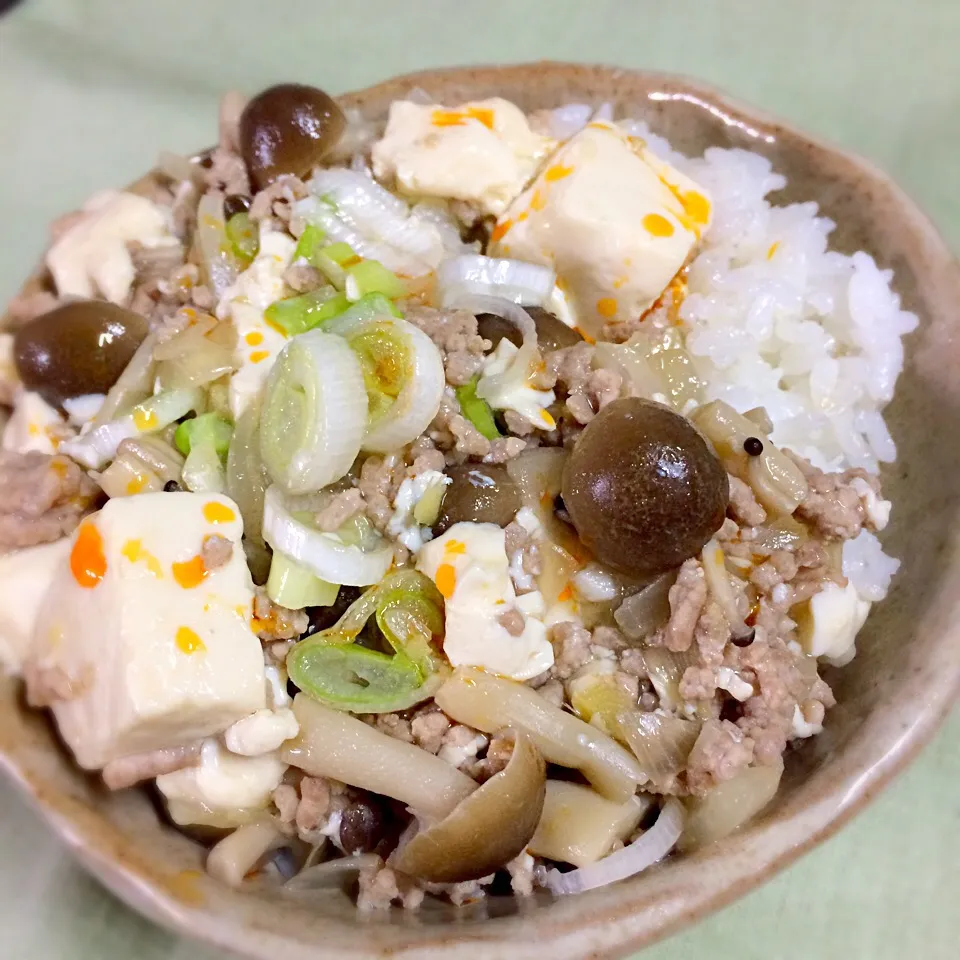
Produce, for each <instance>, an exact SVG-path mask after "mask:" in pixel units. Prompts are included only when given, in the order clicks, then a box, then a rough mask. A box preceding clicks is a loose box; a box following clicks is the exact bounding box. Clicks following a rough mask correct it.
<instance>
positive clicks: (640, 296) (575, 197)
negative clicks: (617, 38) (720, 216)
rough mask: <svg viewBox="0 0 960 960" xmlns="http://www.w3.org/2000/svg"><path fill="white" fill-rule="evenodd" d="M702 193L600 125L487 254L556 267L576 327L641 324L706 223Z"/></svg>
mask: <svg viewBox="0 0 960 960" xmlns="http://www.w3.org/2000/svg"><path fill="white" fill-rule="evenodd" d="M710 215H711V204H710V199H709V197H708V196H707V193H706V191H705V190H703V189H702V188H701V187H699V186H698V185H697V184H696V183H694V182H693V181H692V180H690V179H689V178H688V177H686V176H685V175H684V174H682V173H680V171H678V170H675V169H674V168H673V167H671V166H670V165H669V164H667V163H665V162H664V161H662V160H660V159H659V158H657V157H655V156H654V155H653V154H652V153H651V152H650V151H649V150H647V148H646V146H645V145H644V143H643V141H642V140H639V139H637V138H635V137H629V136H627V135H626V134H625V133H624V132H623V131H622V130H621V129H620V128H619V127H617V126H615V125H614V124H612V123H605V122H594V123H591V124H588V125H587V126H586V127H584V129H583V130H581V131H580V132H579V133H577V134H575V135H574V136H573V137H571V138H570V140H568V141H567V143H565V144H564V145H563V146H561V147H560V148H559V149H558V150H557V151H556V152H555V153H554V154H553V155H552V156H551V157H550V159H549V160H548V161H547V162H546V163H545V164H544V166H543V169H541V171H540V173H539V174H538V175H537V177H536V179H535V180H534V181H533V183H532V184H531V185H530V186H529V187H528V188H527V189H526V190H525V191H524V192H523V193H522V194H520V196H519V197H517V199H516V200H514V201H513V203H512V204H511V205H510V207H509V209H508V210H507V211H506V213H504V214H503V216H501V217H500V219H499V220H498V221H497V225H496V227H495V228H494V231H493V234H492V237H491V239H492V241H493V243H492V248H491V254H492V255H493V256H498V257H513V258H516V259H519V260H527V261H530V262H532V263H542V264H544V265H546V266H549V267H553V269H554V270H555V271H556V273H557V286H558V288H559V290H560V291H561V293H562V294H563V299H564V301H565V303H566V305H567V306H568V307H569V309H570V311H571V312H572V314H573V318H574V320H575V323H576V326H578V327H579V328H580V330H581V331H582V332H583V333H585V334H586V335H587V336H590V337H596V335H597V334H598V333H599V331H600V330H601V329H602V327H603V326H604V324H606V323H608V322H617V321H624V320H631V319H636V318H639V317H640V316H641V315H642V314H643V313H644V312H645V311H647V310H648V309H649V308H650V307H651V306H652V305H653V304H654V303H655V301H656V300H657V298H658V297H660V295H661V294H662V293H663V291H664V290H665V289H666V288H667V286H668V285H669V283H670V281H671V280H672V279H673V277H674V276H675V275H676V273H677V272H678V271H679V270H680V269H681V268H682V267H683V266H684V265H685V264H686V263H687V261H688V259H689V258H690V257H691V254H692V253H694V252H695V251H694V248H695V247H696V245H697V243H698V241H699V239H700V237H701V236H702V234H703V231H704V230H705V229H706V228H707V226H708V224H709V222H710Z"/></svg>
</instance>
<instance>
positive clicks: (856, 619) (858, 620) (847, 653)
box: [796, 583, 870, 666]
mask: <svg viewBox="0 0 960 960" xmlns="http://www.w3.org/2000/svg"><path fill="white" fill-rule="evenodd" d="M869 612H870V603H869V601H867V600H863V599H861V598H860V595H859V594H858V593H857V589H856V587H855V586H854V585H853V584H852V583H848V584H847V585H846V586H845V587H841V586H839V585H838V584H836V583H827V584H825V585H824V587H823V588H822V589H821V590H820V592H819V593H815V594H814V595H813V596H812V597H811V598H810V602H809V604H808V605H807V608H806V610H804V611H803V612H802V613H800V614H798V615H797V617H796V620H797V640H798V641H799V642H800V645H801V646H802V647H803V651H804V653H806V654H807V656H810V657H825V658H826V659H827V660H828V661H829V662H830V663H834V664H836V665H837V666H842V665H843V664H845V663H847V662H848V661H850V660H852V659H853V656H854V653H855V648H854V641H855V640H856V638H857V633H858V632H859V630H860V628H861V627H862V626H863V624H864V622H865V621H866V619H867V614H868V613H869Z"/></svg>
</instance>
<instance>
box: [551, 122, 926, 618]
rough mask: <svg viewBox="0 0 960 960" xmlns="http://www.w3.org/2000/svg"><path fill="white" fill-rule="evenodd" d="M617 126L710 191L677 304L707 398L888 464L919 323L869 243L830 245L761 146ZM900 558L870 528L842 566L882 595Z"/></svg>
mask: <svg viewBox="0 0 960 960" xmlns="http://www.w3.org/2000/svg"><path fill="white" fill-rule="evenodd" d="M611 116H612V111H611V110H610V107H609V105H606V104H605V105H603V106H602V107H600V108H599V110H597V111H595V112H594V111H592V109H591V108H590V107H589V106H585V105H583V104H569V105H567V106H565V107H562V108H560V109H558V110H555V111H553V113H552V116H551V132H552V133H553V135H554V136H556V137H558V138H559V137H569V136H571V135H572V134H573V133H575V132H576V131H577V130H578V129H579V128H580V127H582V126H583V125H584V124H586V123H587V122H588V121H589V120H591V119H598V120H599V119H603V120H608V119H610V118H611ZM619 123H620V125H621V126H622V127H623V128H624V129H625V130H626V131H627V132H628V133H630V134H632V135H634V136H638V137H642V138H643V139H644V140H646V141H647V144H648V146H649V147H650V149H651V150H653V151H654V153H656V154H658V155H660V156H661V157H663V158H664V159H665V160H667V161H669V162H670V163H671V164H672V165H673V166H675V167H676V168H677V169H679V170H681V171H683V172H685V173H687V174H688V175H689V176H691V177H692V178H693V179H694V180H695V181H697V182H698V183H700V184H701V185H702V186H703V187H705V188H706V189H707V190H708V191H709V193H710V195H711V197H712V199H713V204H714V221H713V224H712V225H711V227H710V230H709V232H708V234H707V236H706V239H705V243H704V245H703V248H702V250H701V252H700V254H699V255H698V256H697V258H696V259H695V260H694V261H693V263H692V264H691V267H690V272H689V278H688V281H689V287H688V294H687V297H686V299H685V300H684V302H683V305H682V307H681V311H680V315H681V318H682V319H683V320H684V322H685V324H686V329H687V349H688V350H689V351H690V353H691V354H692V355H693V357H694V358H695V362H696V364H697V367H698V369H699V372H700V374H701V376H702V377H703V378H704V380H705V382H706V392H707V397H708V399H722V400H725V401H726V402H727V403H729V404H730V405H731V406H733V407H735V408H736V409H737V410H740V411H741V412H742V411H745V410H749V409H750V408H752V407H764V408H765V409H766V411H767V413H768V415H769V417H770V420H771V422H772V423H773V428H774V429H773V434H772V437H771V438H772V440H773V441H774V443H776V444H777V445H778V446H781V447H789V448H790V449H791V450H794V451H795V452H797V453H799V454H800V455H801V456H803V457H806V458H807V459H808V460H810V461H811V463H813V464H814V465H816V466H818V467H820V468H821V469H823V470H831V471H832V470H843V469H846V468H848V467H863V468H864V469H866V470H868V471H870V472H873V473H875V472H877V471H878V469H879V465H880V464H881V463H892V462H893V461H894V460H895V459H896V447H895V445H894V442H893V439H892V438H891V436H890V432H889V430H888V429H887V426H886V423H885V422H884V419H883V415H882V412H881V411H882V409H883V407H884V406H885V405H886V404H887V403H889V401H890V400H891V399H892V398H893V391H894V386H895V384H896V381H897V377H898V376H899V375H900V372H901V371H902V369H903V345H902V338H903V337H904V335H906V334H907V333H910V332H911V331H912V330H914V329H915V328H916V326H917V322H918V321H917V317H916V316H915V315H914V314H912V313H908V312H907V311H905V310H903V309H901V306H900V298H899V296H897V294H896V293H895V292H894V291H893V290H892V289H891V286H890V284H891V281H892V279H893V274H892V271H890V270H880V269H879V268H878V267H877V265H876V263H875V261H874V259H873V257H871V256H870V255H869V254H867V253H863V252H858V253H855V254H853V256H845V255H844V254H841V253H838V252H837V251H834V250H830V249H829V248H828V237H829V235H830V233H831V232H832V230H833V229H834V226H835V224H834V223H833V221H832V220H829V219H828V218H826V217H820V216H817V213H818V208H817V205H816V203H813V202H808V203H794V204H790V205H787V206H772V205H771V204H770V203H768V202H767V199H766V197H767V195H768V194H770V193H771V192H773V191H776V190H779V189H782V188H783V187H784V186H785V185H786V178H785V177H783V176H781V175H780V174H778V173H775V172H774V170H773V168H772V166H771V164H770V161H769V160H767V159H766V158H765V157H763V156H761V155H760V154H756V153H751V152H749V151H746V150H723V149H720V148H711V149H709V150H707V152H706V154H705V155H704V156H703V157H700V158H696V159H690V158H688V157H685V156H683V155H682V154H679V153H677V152H676V151H675V150H673V148H672V147H671V146H670V144H669V143H668V142H667V141H666V140H664V139H663V138H662V137H658V136H656V135H655V134H653V133H651V131H650V130H649V128H648V127H647V126H646V124H644V123H642V122H638V121H630V120H626V121H619ZM898 566H899V561H897V560H895V559H893V558H891V557H889V556H887V555H886V554H884V553H883V550H882V548H881V546H880V541H879V540H878V539H877V538H876V537H875V536H874V535H873V534H871V533H869V532H867V531H864V532H863V533H862V534H861V535H860V536H859V537H858V538H857V539H856V540H853V541H850V542H848V543H847V544H846V546H845V548H844V555H843V567H844V573H845V574H846V575H847V576H848V577H849V578H850V580H851V582H853V584H854V586H855V587H856V588H857V591H858V593H859V594H860V595H861V596H862V597H863V598H864V599H869V600H873V601H876V600H880V599H882V598H883V597H884V596H885V595H886V592H887V589H888V588H889V584H890V579H891V577H892V576H893V574H894V573H896V570H897V567H898Z"/></svg>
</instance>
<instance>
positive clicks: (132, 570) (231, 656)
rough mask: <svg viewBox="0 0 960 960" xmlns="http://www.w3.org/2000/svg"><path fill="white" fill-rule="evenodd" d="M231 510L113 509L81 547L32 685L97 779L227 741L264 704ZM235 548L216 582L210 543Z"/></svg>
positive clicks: (210, 497) (156, 502) (211, 497)
mask: <svg viewBox="0 0 960 960" xmlns="http://www.w3.org/2000/svg"><path fill="white" fill-rule="evenodd" d="M242 533H243V522H242V520H241V518H240V511H239V509H238V508H237V506H236V504H234V503H233V501H231V500H229V499H227V498H226V497H224V496H220V495H215V494H199V493H149V494H141V495H138V496H133V497H123V498H120V499H114V500H110V501H109V502H108V503H107V504H106V506H104V508H103V509H102V510H100V511H99V512H98V513H96V514H92V515H91V516H89V517H87V518H86V519H85V520H84V521H83V522H82V523H81V524H80V526H79V527H78V528H77V531H76V532H75V534H74V535H73V537H72V539H71V546H70V555H69V561H68V563H67V564H66V565H64V566H63V567H62V568H61V570H60V571H59V572H58V574H57V576H56V577H55V578H54V580H53V583H52V585H51V587H50V591H49V593H48V594H47V597H48V598H49V602H48V603H46V604H45V606H44V609H43V611H42V612H41V615H40V617H39V619H38V622H37V628H36V635H35V640H34V648H33V651H32V652H31V655H30V658H31V663H30V665H29V666H30V669H29V670H28V671H27V673H28V676H29V677H34V678H40V679H39V680H38V681H37V682H39V683H41V684H42V682H43V681H42V678H43V677H45V676H51V677H55V678H57V679H58V680H59V681H60V685H61V687H62V686H63V685H64V683H65V684H66V686H67V687H68V688H69V690H70V693H69V696H68V697H67V699H59V700H54V702H53V704H52V709H53V713H54V716H55V718H56V720H57V724H58V726H59V728H60V732H61V734H62V735H63V738H64V740H65V741H66V742H67V744H68V745H69V746H70V748H71V749H72V750H73V752H74V754H75V755H76V758H77V762H78V763H79V764H80V765H81V766H82V767H85V768H87V769H96V768H99V767H102V766H104V764H106V763H107V762H108V761H110V760H114V759H117V758H118V757H124V756H129V755H130V754H135V753H145V752H147V751H150V750H159V749H161V748H164V747H175V746H178V745H180V744H183V743H189V742H191V741H194V740H198V739H200V738H202V737H205V736H208V735H210V734H213V733H218V732H220V731H222V730H225V729H226V728H227V727H228V726H229V725H230V724H232V723H235V722H236V721H237V720H240V719H242V718H243V717H246V716H248V715H249V714H251V713H254V712H255V711H257V710H260V709H261V708H263V707H264V706H265V705H266V696H265V675H264V666H263V655H262V652H261V648H260V642H259V640H258V639H257V637H256V635H255V634H254V633H253V631H252V629H251V622H252V616H253V582H252V581H251V579H250V573H249V571H248V569H247V564H246V559H245V557H244V552H243V549H242V547H241V545H240V538H241V535H242ZM213 535H216V536H219V537H223V538H225V539H226V540H229V541H230V542H231V543H232V544H233V551H232V554H231V556H230V559H229V560H228V561H227V562H226V563H225V564H223V565H222V566H220V567H217V568H216V569H207V568H206V566H205V565H204V562H203V556H202V548H203V543H204V540H205V539H206V538H207V537H209V536H213Z"/></svg>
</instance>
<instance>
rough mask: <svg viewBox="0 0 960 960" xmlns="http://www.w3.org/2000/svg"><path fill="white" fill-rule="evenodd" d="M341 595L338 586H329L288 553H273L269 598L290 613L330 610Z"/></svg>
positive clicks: (268, 585)
mask: <svg viewBox="0 0 960 960" xmlns="http://www.w3.org/2000/svg"><path fill="white" fill-rule="evenodd" d="M339 592H340V586H339V584H336V583H327V581H326V580H321V579H320V578H319V577H317V576H315V575H314V574H313V573H312V572H311V571H310V570H308V569H307V568H306V567H302V566H301V565H300V564H299V563H297V562H296V561H295V560H291V559H290V557H288V556H287V555H286V554H284V553H280V552H279V551H276V552H274V554H273V560H272V561H271V563H270V576H269V577H268V578H267V596H268V597H270V599H271V600H272V601H273V602H274V603H278V604H280V606H281V607H287V608H289V609H290V610H302V609H303V608H304V607H330V606H332V605H333V604H334V603H335V602H336V599H337V594H338V593H339Z"/></svg>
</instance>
